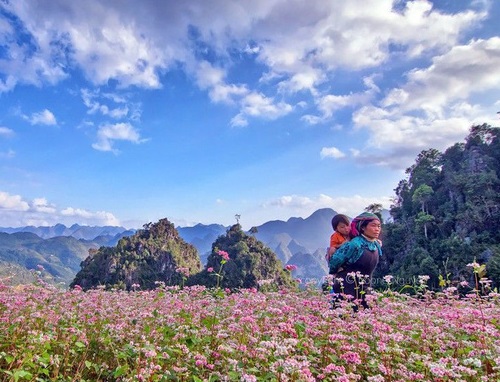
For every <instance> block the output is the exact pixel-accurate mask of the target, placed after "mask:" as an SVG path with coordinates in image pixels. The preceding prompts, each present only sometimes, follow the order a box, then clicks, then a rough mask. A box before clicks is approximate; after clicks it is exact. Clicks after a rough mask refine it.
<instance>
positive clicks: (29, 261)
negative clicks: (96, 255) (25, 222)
mask: <svg viewBox="0 0 500 382" xmlns="http://www.w3.org/2000/svg"><path fill="white" fill-rule="evenodd" d="M92 247H94V248H95V247H96V245H95V244H91V243H87V244H86V243H83V242H81V241H80V240H77V239H75V238H74V237H71V236H57V237H53V238H49V239H42V238H41V237H39V236H37V235H35V234H34V233H31V232H15V233H12V234H8V233H4V232H0V278H1V279H11V282H12V283H19V282H25V281H24V280H26V279H27V278H29V274H30V272H32V271H36V270H38V268H39V266H42V267H43V268H44V269H45V271H44V273H45V274H46V276H48V277H50V279H51V280H50V281H51V282H53V283H59V282H62V283H65V284H66V285H69V283H70V282H71V281H72V280H73V278H74V276H75V274H76V272H78V270H79V269H80V263H81V262H82V260H84V259H85V258H86V257H87V256H88V251H89V249H90V248H92ZM19 270H23V271H22V272H19ZM20 278H21V279H20ZM31 281H34V280H33V278H32V280H31Z"/></svg>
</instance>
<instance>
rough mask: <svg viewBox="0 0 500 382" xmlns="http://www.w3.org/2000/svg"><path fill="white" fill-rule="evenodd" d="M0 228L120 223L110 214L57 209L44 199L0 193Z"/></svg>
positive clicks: (70, 208) (117, 224) (113, 224)
mask: <svg viewBox="0 0 500 382" xmlns="http://www.w3.org/2000/svg"><path fill="white" fill-rule="evenodd" d="M0 211H1V212H2V213H1V214H0V226H2V227H6V226H11V227H23V226H27V225H35V226H47V225H55V224H58V223H62V224H66V225H68V226H70V225H72V224H75V223H77V224H80V225H112V226H119V225H120V221H119V220H118V219H117V218H116V217H115V216H114V215H113V214H112V213H110V212H106V211H95V212H94V211H88V210H85V209H79V208H72V207H67V208H64V209H62V210H60V209H58V208H57V206H56V205H55V204H53V203H50V202H49V201H47V199H46V198H35V199H33V200H31V201H28V200H25V199H24V198H23V197H22V196H20V195H11V194H9V193H8V192H4V191H0Z"/></svg>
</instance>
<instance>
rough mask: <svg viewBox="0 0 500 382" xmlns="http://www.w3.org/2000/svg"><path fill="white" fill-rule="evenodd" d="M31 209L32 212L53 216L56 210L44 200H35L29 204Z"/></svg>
mask: <svg viewBox="0 0 500 382" xmlns="http://www.w3.org/2000/svg"><path fill="white" fill-rule="evenodd" d="M31 209H32V210H33V211H34V212H43V213H46V214H54V213H55V212H56V211H57V210H56V208H55V206H54V205H51V204H49V203H48V202H47V199H45V198H36V199H33V201H32V202H31Z"/></svg>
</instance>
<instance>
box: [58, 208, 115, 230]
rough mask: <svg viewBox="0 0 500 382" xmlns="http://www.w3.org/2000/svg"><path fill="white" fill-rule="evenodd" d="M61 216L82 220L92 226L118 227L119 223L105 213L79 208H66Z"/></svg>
mask: <svg viewBox="0 0 500 382" xmlns="http://www.w3.org/2000/svg"><path fill="white" fill-rule="evenodd" d="M61 215H62V216H66V217H72V218H76V219H80V218H83V219H84V220H85V221H86V222H94V224H100V225H111V226H119V225H120V221H119V220H118V219H117V218H116V217H115V216H114V215H113V214H112V213H111V212H106V211H97V212H91V211H87V210H84V209H81V208H72V207H68V208H65V209H63V210H62V211H61Z"/></svg>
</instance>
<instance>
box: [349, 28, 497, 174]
mask: <svg viewBox="0 0 500 382" xmlns="http://www.w3.org/2000/svg"><path fill="white" fill-rule="evenodd" d="M498 89H500V38H499V37H495V38H491V39H489V40H473V41H471V42H470V43H469V44H468V45H461V46H457V47H454V48H453V49H451V50H450V51H448V52H447V53H445V54H443V55H441V56H437V57H435V58H434V59H433V61H432V64H431V65H429V66H428V67H427V68H423V69H418V70H413V71H411V72H410V73H409V74H408V76H407V82H406V83H405V84H403V85H402V86H401V87H399V88H395V89H393V90H391V91H390V92H389V93H388V94H387V95H386V97H385V98H383V99H382V100H381V101H380V103H379V104H378V105H377V104H371V105H366V106H363V107H361V108H360V109H358V110H356V111H355V112H354V113H353V122H354V124H355V126H356V127H357V128H358V129H359V128H363V129H366V130H367V131H369V132H370V139H369V140H368V143H367V145H366V147H364V148H363V149H365V150H362V151H361V152H362V153H363V154H360V155H359V158H360V159H361V158H370V161H371V163H374V164H379V165H387V166H391V167H395V168H399V167H403V168H404V167H407V166H409V165H410V164H411V163H412V161H413V160H414V158H415V156H416V155H417V154H418V152H419V151H421V150H424V149H429V148H436V149H438V150H444V149H446V148H447V147H449V146H450V145H452V144H454V143H455V142H460V141H462V140H463V139H464V137H465V136H466V135H467V134H468V132H469V129H470V127H471V125H472V124H474V123H484V122H486V123H488V122H490V121H491V122H493V121H492V116H493V115H494V110H495V105H494V104H493V102H492V104H490V105H489V106H488V105H487V104H485V103H484V102H483V106H479V104H476V103H474V99H475V98H476V97H480V94H481V93H482V92H489V93H490V96H489V97H490V98H492V99H498V98H499V97H500V90H498ZM495 94H496V97H495ZM492 95H493V97H491V96H492ZM493 124H494V123H493ZM358 149H359V148H358ZM366 149H368V150H366Z"/></svg>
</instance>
